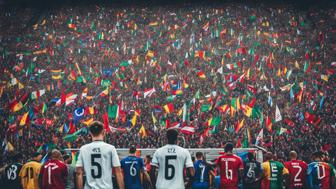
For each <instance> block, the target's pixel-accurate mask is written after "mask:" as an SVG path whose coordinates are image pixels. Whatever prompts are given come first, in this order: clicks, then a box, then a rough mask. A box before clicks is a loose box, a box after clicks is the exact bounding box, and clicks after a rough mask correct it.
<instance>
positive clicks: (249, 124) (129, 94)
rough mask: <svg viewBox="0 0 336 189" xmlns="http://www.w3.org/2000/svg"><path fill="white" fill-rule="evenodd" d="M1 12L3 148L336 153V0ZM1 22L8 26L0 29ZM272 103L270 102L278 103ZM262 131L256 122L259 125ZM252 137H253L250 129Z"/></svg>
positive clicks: (4, 158)
mask: <svg viewBox="0 0 336 189" xmlns="http://www.w3.org/2000/svg"><path fill="white" fill-rule="evenodd" d="M36 14H37V13H36V12H35V11H34V10H33V9H29V8H27V9H6V10H4V11H1V17H0V20H1V21H0V24H1V26H0V27H1V35H0V52H1V56H0V62H1V65H0V67H1V70H3V73H2V74H1V86H0V97H1V101H0V103H1V109H0V114H1V116H0V120H1V125H2V126H1V131H0V136H1V142H2V149H1V153H2V154H4V155H2V156H1V158H0V162H1V163H0V165H4V164H5V163H6V162H8V157H9V156H7V155H5V154H8V153H10V152H16V153H17V152H18V153H21V154H22V155H23V156H24V159H25V160H27V159H28V158H29V157H31V156H32V154H33V153H35V152H37V151H38V152H42V153H43V154H45V153H46V152H48V151H51V150H52V149H55V148H57V149H65V148H79V147H80V146H82V145H83V144H85V143H87V142H88V141H89V136H88V135H87V133H88V131H87V129H86V127H87V125H88V124H89V123H91V122H92V120H101V121H104V123H105V126H106V125H107V126H106V127H105V129H106V130H107V131H109V132H110V134H109V135H108V136H107V141H108V143H110V144H112V145H114V146H115V147H116V148H128V147H129V146H130V145H136V146H138V147H141V148H157V147H160V146H162V145H163V144H164V143H165V141H164V138H163V137H162V136H164V134H163V133H164V132H165V129H166V128H170V127H175V128H179V129H180V131H181V133H183V135H182V136H183V137H181V138H180V145H182V146H184V147H186V148H203V147H209V148H220V147H223V146H224V145H225V143H226V142H228V141H232V142H233V143H235V144H236V147H249V146H253V145H254V144H256V143H257V144H258V145H259V146H261V147H264V148H266V149H268V150H271V151H273V152H275V153H276V155H277V157H278V158H279V159H286V157H287V154H288V152H289V151H290V150H295V151H297V152H298V154H299V157H302V158H303V159H304V160H306V161H309V158H310V155H311V154H312V152H314V151H316V150H323V151H327V152H328V153H329V156H330V157H331V158H335V156H336V145H335V144H336V137H335V134H336V129H335V116H336V115H335V113H336V112H335V100H333V99H335V96H336V91H335V86H336V83H335V71H336V63H335V53H334V52H335V50H336V46H335V45H336V44H335V33H336V30H335V24H336V21H335V19H336V11H335V8H333V7H330V8H327V9H323V10H319V9H314V8H312V9H309V10H304V11H303V10H297V9H295V8H293V7H291V6H290V5H277V6H271V5H258V6H256V5H242V4H228V5H223V6H222V7H211V6H205V7H204V6H203V7H198V6H191V7H169V6H168V7H152V8H148V7H126V8H113V7H109V6H99V5H97V6H89V7H72V8H70V7H59V8H56V9H48V10H45V11H43V12H39V14H40V15H39V16H35V15H36ZM3 28H6V30H4V29H3ZM277 109H278V110H277ZM260 131H262V132H260ZM258 136H261V137H258Z"/></svg>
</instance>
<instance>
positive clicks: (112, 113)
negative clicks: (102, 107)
mask: <svg viewBox="0 0 336 189" xmlns="http://www.w3.org/2000/svg"><path fill="white" fill-rule="evenodd" d="M107 113H108V117H109V118H111V119H116V118H118V113H119V106H118V105H113V106H112V105H109V106H108V110H107Z"/></svg>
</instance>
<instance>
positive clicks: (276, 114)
mask: <svg viewBox="0 0 336 189" xmlns="http://www.w3.org/2000/svg"><path fill="white" fill-rule="evenodd" d="M281 120H282V116H281V113H280V110H279V107H278V105H276V106H275V122H278V121H281Z"/></svg>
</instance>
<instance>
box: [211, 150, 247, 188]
mask: <svg viewBox="0 0 336 189" xmlns="http://www.w3.org/2000/svg"><path fill="white" fill-rule="evenodd" d="M217 165H218V166H219V168H220V170H219V171H220V188H228V189H231V188H237V187H238V182H239V169H243V166H244V165H243V161H242V159H241V158H240V157H239V156H237V155H235V154H224V155H222V156H219V157H218V159H217Z"/></svg>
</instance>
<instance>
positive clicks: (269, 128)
mask: <svg viewBox="0 0 336 189" xmlns="http://www.w3.org/2000/svg"><path fill="white" fill-rule="evenodd" d="M265 123H266V129H267V130H268V131H269V132H272V120H271V118H270V117H269V116H267V117H266V120H265Z"/></svg>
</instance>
